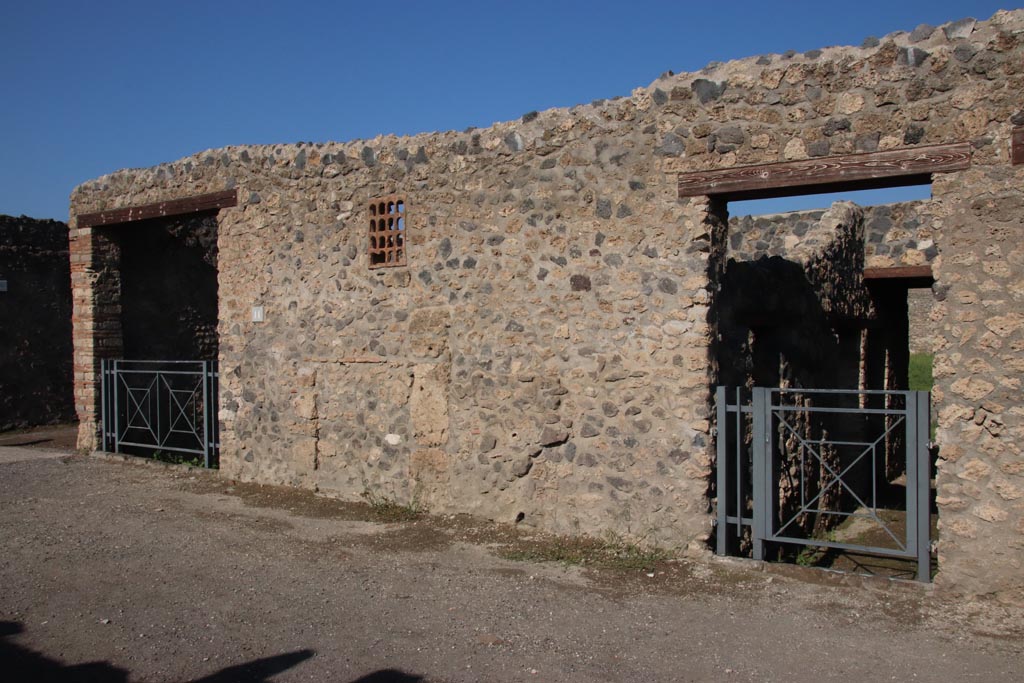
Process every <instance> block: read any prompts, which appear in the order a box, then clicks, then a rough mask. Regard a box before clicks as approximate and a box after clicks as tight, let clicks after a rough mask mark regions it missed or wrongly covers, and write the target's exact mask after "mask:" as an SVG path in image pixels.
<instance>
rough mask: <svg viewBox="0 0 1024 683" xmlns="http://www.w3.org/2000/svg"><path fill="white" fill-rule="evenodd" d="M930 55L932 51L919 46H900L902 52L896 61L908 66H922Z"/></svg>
mask: <svg viewBox="0 0 1024 683" xmlns="http://www.w3.org/2000/svg"><path fill="white" fill-rule="evenodd" d="M930 56H931V54H930V53H928V52H925V51H924V50H922V49H921V48H919V47H904V48H900V53H899V54H898V55H897V56H896V63H897V64H905V65H907V66H921V65H922V64H924V60H926V59H928V58H929V57H930Z"/></svg>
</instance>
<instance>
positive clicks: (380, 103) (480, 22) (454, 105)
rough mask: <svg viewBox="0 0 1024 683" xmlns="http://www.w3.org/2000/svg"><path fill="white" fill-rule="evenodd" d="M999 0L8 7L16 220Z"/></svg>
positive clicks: (3, 33) (6, 190)
mask: <svg viewBox="0 0 1024 683" xmlns="http://www.w3.org/2000/svg"><path fill="white" fill-rule="evenodd" d="M1001 6H1002V7H1004V8H1009V7H1012V6H1011V5H1007V4H1005V3H999V2H982V1H977V2H964V1H961V2H955V1H951V0H950V1H947V0H928V1H924V0H900V1H898V2H894V1H893V0H884V1H876V0H859V1H858V2H833V1H832V0H817V1H815V2H803V1H801V2H710V3H709V2H700V3H697V2H686V1H685V0H673V1H672V2H649V1H647V0H628V1H622V2H605V1H604V0H589V1H587V2H559V1H558V0H547V1H543V2H535V1H533V0H521V1H517V2H486V1H484V0H479V1H478V2H461V1H460V2H443V1H441V0H435V1H432V2H358V3H356V2H345V1H337V2H317V3H304V2H300V1H298V0H293V1H291V2H277V3H270V2H260V1H259V0H247V1H246V2H236V1H235V0H205V1H203V2H193V1H191V0H176V1H175V2H149V1H147V0H131V1H130V2H124V1H121V0H75V1H70V0H68V1H65V2H52V1H49V0H8V1H7V2H5V3H4V8H3V9H2V10H0V67H2V68H0V79H2V81H0V83H2V90H0V92H2V93H3V99H2V101H0V149H2V150H3V152H2V156H0V213H3V214H13V215H19V214H27V215H30V216H34V217H37V218H57V219H60V220H67V214H68V195H69V194H70V192H71V190H72V188H73V187H74V186H75V185H77V184H79V183H81V182H83V181H86V180H89V179H91V178H95V177H97V176H100V175H103V174H105V173H110V172H112V171H116V170H118V169H121V168H127V167H144V166H152V165H154V164H158V163H160V162H164V161H172V160H175V159H178V158H181V157H183V156H187V155H189V154H192V153H194V152H198V151H201V150H204V149H209V148H214V147H223V146H226V145H234V144H261V143H278V142H297V141H300V140H305V141H316V142H320V141H328V140H351V139H355V138H367V137H373V136H375V135H377V134H380V133H397V134H411V133H417V132H422V131H434V130H450V129H455V130H461V129H464V128H466V127H468V126H488V125H490V124H491V123H493V122H495V121H504V120H508V119H514V118H517V117H519V116H521V115H522V114H524V113H525V112H528V111H531V110H543V109H547V108H550V107H560V106H571V105H574V104H580V103H585V102H589V101H591V100H594V99H598V98H608V97H614V96H616V95H628V94H629V93H630V91H631V90H632V89H633V88H635V87H637V86H641V85H647V84H649V83H650V82H651V81H653V80H654V79H655V78H657V77H658V76H659V75H660V74H661V73H663V72H664V71H667V70H670V69H671V70H672V71H675V72H677V73H678V72H682V71H695V70H698V69H700V68H701V67H703V66H704V65H705V64H707V63H708V62H710V61H726V60H729V59H735V58H740V57H746V56H749V55H756V54H762V53H766V52H775V53H780V52H785V51H786V50H790V49H792V50H797V51H805V50H810V49H812V48H817V47H823V46H827V45H848V44H854V45H859V44H860V43H861V41H862V40H863V39H864V37H865V36H868V35H875V36H882V35H884V34H886V33H889V32H892V31H896V30H911V29H913V28H914V27H915V26H917V25H918V24H919V23H930V24H934V25H938V24H941V23H944V22H946V21H949V20H953V19H959V18H961V17H964V16H973V17H976V18H978V19H987V18H988V17H989V16H991V15H992V14H993V13H994V12H995V11H996V10H997V9H1000V7H1001Z"/></svg>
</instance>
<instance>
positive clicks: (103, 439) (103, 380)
mask: <svg viewBox="0 0 1024 683" xmlns="http://www.w3.org/2000/svg"><path fill="white" fill-rule="evenodd" d="M107 394H108V391H107V359H106V358H101V359H100V450H101V451H105V450H107V400H108V399H109V398H110V397H109V396H108V395H107Z"/></svg>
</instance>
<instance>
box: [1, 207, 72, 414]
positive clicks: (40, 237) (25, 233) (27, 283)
mask: <svg viewBox="0 0 1024 683" xmlns="http://www.w3.org/2000/svg"><path fill="white" fill-rule="evenodd" d="M0 280H2V281H4V282H5V283H6V291H3V289H4V288H3V286H0V431H3V430H5V429H12V428H16V427H27V426H30V425H45V424H53V423H57V422H64V421H69V420H71V419H73V418H74V409H73V405H72V398H71V396H72V374H71V366H72V354H71V278H70V274H69V265H68V226H67V225H65V224H64V223H59V222H57V221H51V220H35V219H32V218H28V217H26V216H21V217H19V218H15V217H13V216H0Z"/></svg>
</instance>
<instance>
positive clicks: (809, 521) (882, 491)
mask: <svg viewBox="0 0 1024 683" xmlns="http://www.w3.org/2000/svg"><path fill="white" fill-rule="evenodd" d="M716 404H717V420H718V421H717V436H716V439H717V444H716V445H717V451H718V464H717V480H716V483H717V497H718V504H717V537H716V543H717V546H716V551H717V553H718V554H720V555H726V554H729V553H730V552H733V553H735V552H738V551H739V549H740V546H746V547H745V548H744V550H749V551H750V552H751V554H752V555H753V557H754V558H755V559H762V560H763V559H766V557H767V553H768V547H769V546H770V545H771V544H799V545H805V546H814V547H823V548H830V549H838V550H842V551H853V552H858V553H865V554H872V555H878V556H883V557H895V558H903V559H909V560H914V561H916V563H917V574H916V576H917V580H919V581H930V575H931V552H930V551H931V543H930V533H929V532H930V497H929V490H930V485H929V482H930V465H931V463H930V455H929V448H928V429H929V394H928V392H923V391H859V390H838V389H776V388H767V387H755V388H754V389H753V390H741V389H738V388H727V387H718V389H717V392H716ZM894 465H896V466H900V467H894ZM894 469H895V470H899V469H901V470H902V472H903V475H902V477H900V478H899V479H897V485H893V484H892V482H891V481H889V480H890V477H892V472H893V471H894ZM900 482H902V484H903V485H902V486H900V485H898V484H899V483H900ZM901 490H902V491H903V492H902V493H900V491H901ZM894 491H895V492H896V493H894ZM894 498H895V500H894ZM855 518H861V519H864V520H866V522H863V523H862V524H867V525H871V527H872V528H873V529H875V530H876V535H880V536H882V537H883V538H884V539H885V541H886V543H885V544H874V543H872V544H859V543H856V542H849V541H843V540H837V539H835V538H830V537H829V534H824V535H823V534H821V533H818V534H817V536H815V529H816V530H817V531H819V532H820V530H822V529H832V528H835V527H837V526H838V525H839V524H840V523H842V522H843V521H848V520H849V521H852V520H853V519H855Z"/></svg>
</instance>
